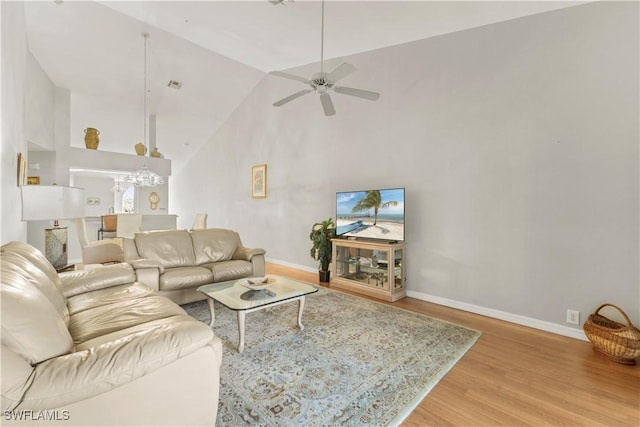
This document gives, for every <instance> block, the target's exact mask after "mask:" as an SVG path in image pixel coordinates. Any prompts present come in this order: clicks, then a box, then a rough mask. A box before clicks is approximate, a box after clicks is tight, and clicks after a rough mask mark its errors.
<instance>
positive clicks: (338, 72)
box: [326, 62, 357, 83]
mask: <svg viewBox="0 0 640 427" xmlns="http://www.w3.org/2000/svg"><path fill="white" fill-rule="evenodd" d="M355 71H357V68H356V67H354V66H353V65H351V64H347V63H346V62H344V63H343V64H341V65H339V66H338V68H336V69H335V70H333V71H332V72H331V73H329V75H327V77H326V79H327V80H329V81H330V82H331V83H335V82H337V81H338V80H340V79H343V78H345V77H347V76H348V75H349V74H351V73H353V72H355Z"/></svg>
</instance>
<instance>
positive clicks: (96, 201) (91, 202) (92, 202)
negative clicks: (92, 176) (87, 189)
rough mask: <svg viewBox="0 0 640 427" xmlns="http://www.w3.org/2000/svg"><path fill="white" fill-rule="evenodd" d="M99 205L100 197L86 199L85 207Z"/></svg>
mask: <svg viewBox="0 0 640 427" xmlns="http://www.w3.org/2000/svg"><path fill="white" fill-rule="evenodd" d="M99 204H100V197H95V196H92V197H87V205H99Z"/></svg>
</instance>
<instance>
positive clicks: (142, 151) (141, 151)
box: [134, 142, 147, 156]
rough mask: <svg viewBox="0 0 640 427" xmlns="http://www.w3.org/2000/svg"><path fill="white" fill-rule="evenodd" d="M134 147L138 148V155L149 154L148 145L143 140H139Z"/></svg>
mask: <svg viewBox="0 0 640 427" xmlns="http://www.w3.org/2000/svg"><path fill="white" fill-rule="evenodd" d="M134 148H135V149H136V154H137V155H138V156H144V155H145V154H147V146H146V145H144V144H143V143H142V142H138V143H137V144H136V145H135V146H134Z"/></svg>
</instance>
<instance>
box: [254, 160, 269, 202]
mask: <svg viewBox="0 0 640 427" xmlns="http://www.w3.org/2000/svg"><path fill="white" fill-rule="evenodd" d="M251 197H253V198H254V199H264V198H266V197H267V165H266V164H264V165H256V166H254V167H252V168H251Z"/></svg>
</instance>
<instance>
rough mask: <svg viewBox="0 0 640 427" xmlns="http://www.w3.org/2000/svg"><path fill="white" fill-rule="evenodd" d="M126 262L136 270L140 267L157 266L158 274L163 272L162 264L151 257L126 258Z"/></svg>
mask: <svg viewBox="0 0 640 427" xmlns="http://www.w3.org/2000/svg"><path fill="white" fill-rule="evenodd" d="M126 262H127V263H128V264H131V267H133V268H134V270H138V269H140V268H157V269H158V272H159V273H160V274H162V273H164V267H163V266H162V264H160V263H159V262H158V261H154V260H152V259H147V258H137V259H130V260H127V261H126Z"/></svg>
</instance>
